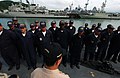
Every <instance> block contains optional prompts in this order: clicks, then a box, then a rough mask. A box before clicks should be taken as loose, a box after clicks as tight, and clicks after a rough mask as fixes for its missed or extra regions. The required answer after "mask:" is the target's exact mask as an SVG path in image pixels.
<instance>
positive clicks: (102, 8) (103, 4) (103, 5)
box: [101, 0, 107, 12]
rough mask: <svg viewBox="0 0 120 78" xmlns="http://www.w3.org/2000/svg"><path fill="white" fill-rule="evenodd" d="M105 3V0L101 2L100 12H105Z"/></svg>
mask: <svg viewBox="0 0 120 78" xmlns="http://www.w3.org/2000/svg"><path fill="white" fill-rule="evenodd" d="M106 3H107V0H105V2H103V3H102V6H101V12H105V11H104V10H105V7H106Z"/></svg>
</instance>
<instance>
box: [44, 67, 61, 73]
mask: <svg viewBox="0 0 120 78" xmlns="http://www.w3.org/2000/svg"><path fill="white" fill-rule="evenodd" d="M43 71H44V72H46V73H50V74H51V73H60V71H59V69H55V70H50V69H47V68H45V67H43Z"/></svg>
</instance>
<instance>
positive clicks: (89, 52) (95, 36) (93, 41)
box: [84, 28, 101, 61]
mask: <svg viewBox="0 0 120 78" xmlns="http://www.w3.org/2000/svg"><path fill="white" fill-rule="evenodd" d="M100 33H101V29H99V28H96V29H95V31H94V32H93V33H91V34H89V35H88V36H87V37H85V53H84V61H93V60H94V56H95V52H96V49H97V44H98V43H99V41H100V40H99V38H100ZM87 59H88V60H87Z"/></svg>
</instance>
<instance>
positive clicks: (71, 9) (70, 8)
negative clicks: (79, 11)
mask: <svg viewBox="0 0 120 78" xmlns="http://www.w3.org/2000/svg"><path fill="white" fill-rule="evenodd" d="M72 6H73V3H72V4H71V5H70V6H69V7H70V12H71V11H72Z"/></svg>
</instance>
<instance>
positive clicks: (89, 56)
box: [0, 18, 120, 70]
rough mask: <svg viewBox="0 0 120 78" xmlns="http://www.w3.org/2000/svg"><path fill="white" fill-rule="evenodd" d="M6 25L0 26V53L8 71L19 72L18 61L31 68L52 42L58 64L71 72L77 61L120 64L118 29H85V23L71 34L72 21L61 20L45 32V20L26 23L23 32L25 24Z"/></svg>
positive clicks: (73, 28) (77, 64) (99, 25)
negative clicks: (56, 46) (59, 53)
mask: <svg viewBox="0 0 120 78" xmlns="http://www.w3.org/2000/svg"><path fill="white" fill-rule="evenodd" d="M7 25H8V26H9V29H5V28H4V26H3V25H2V24H1V23H0V53H1V56H2V58H3V59H4V60H5V62H6V63H7V64H8V66H9V68H8V70H11V69H12V68H13V67H14V66H16V69H17V70H18V69H20V59H24V60H25V61H26V63H27V66H28V70H30V69H31V68H33V69H35V68H36V67H37V66H36V64H37V59H36V57H37V55H39V57H41V56H42V55H43V54H44V52H43V50H44V49H45V47H47V46H49V45H50V44H51V43H52V42H56V43H59V44H60V45H61V47H62V48H63V50H64V53H63V60H62V64H63V65H64V66H65V67H66V66H67V63H68V61H70V67H71V68H72V69H73V68H74V66H76V67H77V68H78V69H79V68H80V66H79V65H80V62H81V61H82V62H92V61H100V62H103V61H112V62H114V63H117V61H119V62H120V55H119V52H120V26H119V27H118V28H117V30H115V28H114V27H113V26H112V25H111V24H108V25H107V28H106V29H102V28H101V23H98V24H97V25H96V24H93V25H92V27H91V28H89V27H88V23H85V26H80V27H79V28H78V30H77V33H75V32H76V27H75V26H74V21H73V20H70V21H69V22H68V21H64V20H61V21H60V22H59V27H57V26H56V21H52V22H51V27H50V28H49V29H47V27H46V22H45V21H40V22H39V21H37V20H36V21H35V23H31V24H30V30H27V27H26V25H25V24H24V23H23V24H22V23H21V24H20V23H18V19H17V18H13V19H12V21H8V22H7ZM84 49H85V50H84ZM82 52H83V54H84V56H83V58H82V57H81V56H82V55H81V53H82ZM51 57H52V56H51Z"/></svg>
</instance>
